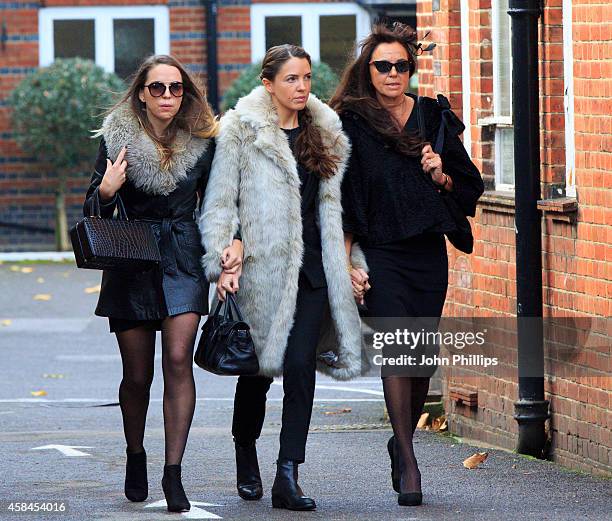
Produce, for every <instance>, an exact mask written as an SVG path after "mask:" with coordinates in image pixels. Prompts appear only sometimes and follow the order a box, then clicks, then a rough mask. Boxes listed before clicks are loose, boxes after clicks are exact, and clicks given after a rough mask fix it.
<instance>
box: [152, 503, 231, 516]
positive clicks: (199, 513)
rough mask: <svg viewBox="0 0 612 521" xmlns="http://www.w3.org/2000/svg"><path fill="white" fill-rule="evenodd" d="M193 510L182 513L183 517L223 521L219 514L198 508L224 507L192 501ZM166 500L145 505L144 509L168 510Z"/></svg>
mask: <svg viewBox="0 0 612 521" xmlns="http://www.w3.org/2000/svg"><path fill="white" fill-rule="evenodd" d="M190 503H191V510H190V511H189V512H181V514H180V515H181V517H183V518H184V519H223V518H222V517H221V516H218V515H217V514H213V513H212V512H209V511H208V510H204V509H203V508H198V507H220V506H223V505H217V504H216V503H204V502H202V501H190ZM166 506H167V505H166V500H165V499H162V500H161V501H156V502H155V503H151V504H149V505H145V507H144V508H166Z"/></svg>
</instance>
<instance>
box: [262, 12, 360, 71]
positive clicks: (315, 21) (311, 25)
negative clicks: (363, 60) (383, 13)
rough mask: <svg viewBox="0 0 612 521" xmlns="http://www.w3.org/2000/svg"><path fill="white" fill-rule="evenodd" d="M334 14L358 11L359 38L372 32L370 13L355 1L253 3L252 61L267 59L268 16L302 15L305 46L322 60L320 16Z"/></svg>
mask: <svg viewBox="0 0 612 521" xmlns="http://www.w3.org/2000/svg"><path fill="white" fill-rule="evenodd" d="M330 15H355V17H356V27H355V34H356V40H357V41H360V40H361V39H363V38H365V37H366V36H367V35H368V33H369V32H370V15H369V13H368V12H367V11H366V10H365V9H363V8H362V7H360V6H358V5H357V4H354V3H348V2H339V3H333V4H324V3H308V4H306V3H295V4H293V3H290V4H252V5H251V61H252V62H253V63H255V62H257V61H259V60H261V59H263V57H264V56H265V54H266V17H269V16H299V17H301V19H302V47H303V48H304V49H305V50H306V52H308V54H310V56H311V58H312V60H313V61H315V62H318V61H320V60H321V49H320V34H319V17H320V16H330Z"/></svg>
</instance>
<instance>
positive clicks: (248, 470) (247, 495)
mask: <svg viewBox="0 0 612 521" xmlns="http://www.w3.org/2000/svg"><path fill="white" fill-rule="evenodd" d="M234 446H235V448H236V487H237V488H238V495H239V496H240V497H241V498H242V499H244V500H246V501H254V500H257V499H261V498H262V497H263V486H262V484H261V475H260V474H259V463H258V461H257V448H256V447H255V442H254V441H253V442H252V443H249V444H248V445H240V444H239V443H238V442H237V441H236V440H234Z"/></svg>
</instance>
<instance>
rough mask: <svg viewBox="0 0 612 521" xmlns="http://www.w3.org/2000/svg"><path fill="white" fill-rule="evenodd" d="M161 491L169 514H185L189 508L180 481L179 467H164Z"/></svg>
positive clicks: (189, 504)
mask: <svg viewBox="0 0 612 521" xmlns="http://www.w3.org/2000/svg"><path fill="white" fill-rule="evenodd" d="M162 489H163V490H164V496H166V504H167V505H168V511H169V512H187V511H188V510H189V509H190V508H191V503H189V500H188V499H187V495H186V494H185V489H184V488H183V483H182V481H181V466H180V465H164V477H163V478H162Z"/></svg>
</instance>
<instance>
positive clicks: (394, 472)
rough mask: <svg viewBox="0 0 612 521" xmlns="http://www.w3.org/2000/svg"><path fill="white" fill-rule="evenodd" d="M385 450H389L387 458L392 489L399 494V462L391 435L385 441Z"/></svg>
mask: <svg viewBox="0 0 612 521" xmlns="http://www.w3.org/2000/svg"><path fill="white" fill-rule="evenodd" d="M387 451H388V452H389V458H390V459H391V482H392V483H393V490H395V492H397V493H398V494H399V492H400V471H399V468H400V462H399V450H397V447H396V446H395V436H391V437H390V438H389V441H388V442H387Z"/></svg>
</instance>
